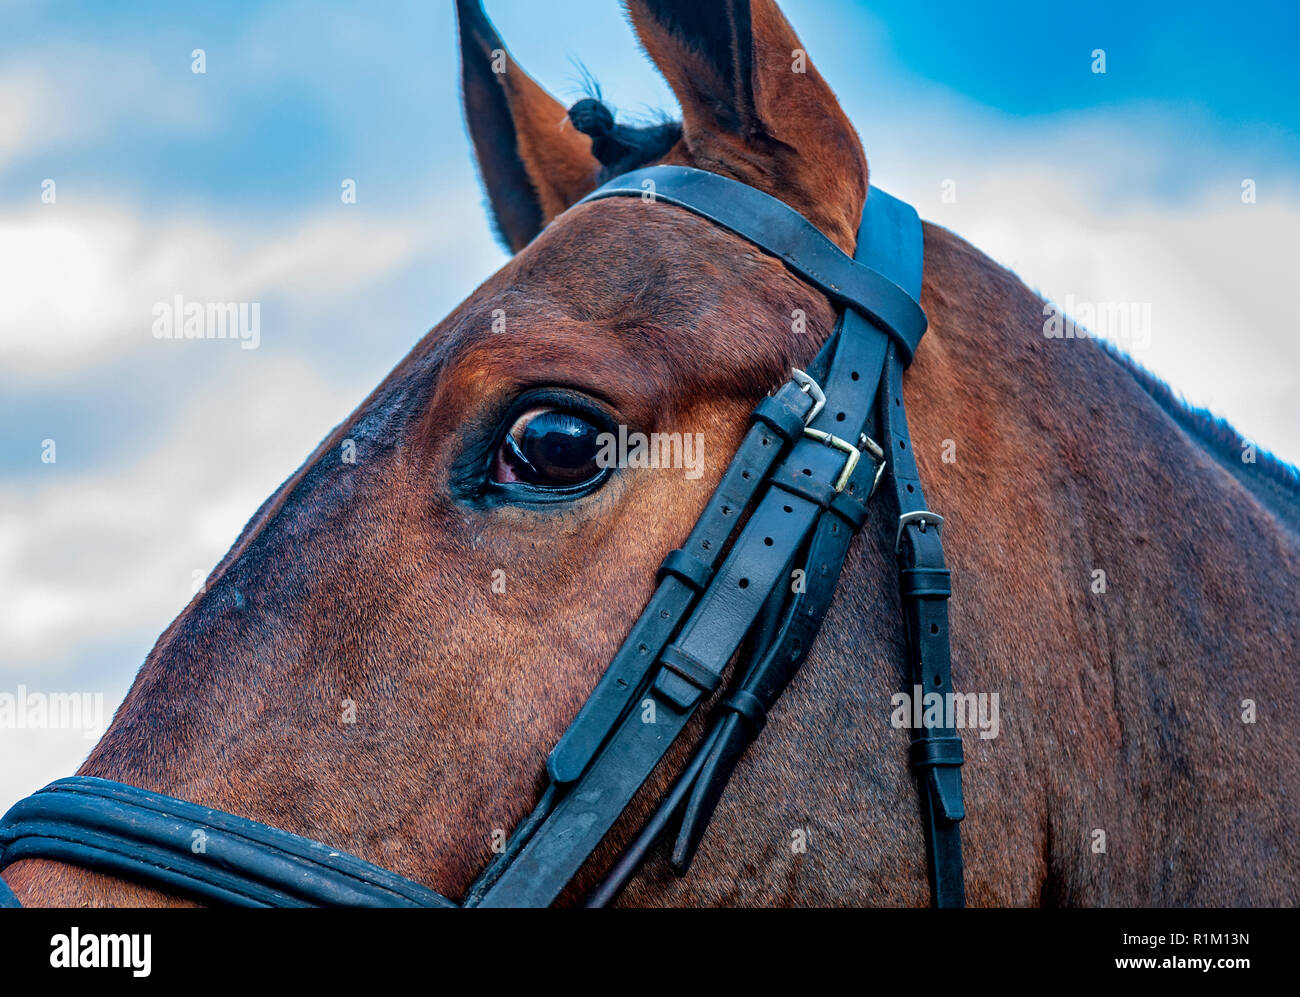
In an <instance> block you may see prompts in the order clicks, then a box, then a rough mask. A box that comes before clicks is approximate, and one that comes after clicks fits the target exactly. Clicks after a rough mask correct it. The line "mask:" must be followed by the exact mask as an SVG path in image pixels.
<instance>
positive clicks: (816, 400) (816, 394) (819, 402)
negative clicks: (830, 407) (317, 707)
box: [790, 367, 826, 426]
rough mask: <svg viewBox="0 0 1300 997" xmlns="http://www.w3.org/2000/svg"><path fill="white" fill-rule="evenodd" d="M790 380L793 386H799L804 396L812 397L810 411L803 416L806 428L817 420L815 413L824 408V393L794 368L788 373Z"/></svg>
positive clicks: (809, 378) (820, 387) (811, 380)
mask: <svg viewBox="0 0 1300 997" xmlns="http://www.w3.org/2000/svg"><path fill="white" fill-rule="evenodd" d="M790 378H791V380H793V381H794V383H795V384H797V385H799V390H800V391H802V392H803V393H804V394H805V395H812V400H813V407H812V411H811V412H809V413H808V414H807V415H806V416H804V419H803V424H804V425H805V426H806V425H808V423H810V422H812V421H813V420H814V419H816V418H817V413H818V412H820V411H821V410H822V409H824V408H825V407H826V392H824V391H822V386H821V385H820V384H818V383H817V382H816V381H814V380H813V379H812V378H811V377H809V376H808V375H807V374H805V373H804V372H803V371H801V370H800V369H799V368H798V367H794V368H792V369H791V371H790Z"/></svg>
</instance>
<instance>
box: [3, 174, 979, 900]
mask: <svg viewBox="0 0 1300 997" xmlns="http://www.w3.org/2000/svg"><path fill="white" fill-rule="evenodd" d="M620 196H636V197H641V198H642V199H644V200H648V201H655V202H658V201H662V202H665V203H667V204H673V205H677V206H679V207H682V208H685V209H686V210H688V211H691V212H693V213H695V214H697V215H700V216H702V217H704V218H706V219H709V220H711V221H713V222H714V223H716V224H717V225H720V226H722V227H723V228H726V229H728V230H730V231H732V232H734V233H736V234H737V235H740V236H742V237H744V238H745V239H747V240H749V241H750V242H751V243H753V244H754V245H756V246H758V247H759V248H761V249H763V250H765V251H767V252H768V253H770V254H772V255H773V256H775V257H777V258H778V259H780V260H782V261H783V262H784V263H785V265H786V266H787V267H788V268H789V269H790V270H792V271H793V272H794V273H796V274H798V275H799V276H801V277H803V278H804V279H805V280H807V281H808V282H809V283H811V284H813V285H814V286H815V287H817V288H818V289H820V290H821V291H822V292H823V293H825V294H826V295H828V296H829V297H830V298H831V299H832V301H833V302H834V303H835V304H836V306H837V307H839V308H841V309H842V313H841V316H840V319H839V321H838V323H837V324H836V327H835V330H834V332H833V333H832V335H831V337H830V338H829V340H828V341H827V342H826V344H825V346H823V348H822V350H821V352H820V353H819V354H818V356H817V359H816V361H815V362H814V363H813V365H812V367H811V368H810V369H809V371H808V372H807V373H804V372H803V371H795V372H794V374H793V376H792V378H791V380H789V381H788V382H787V383H785V384H784V385H782V386H781V387H780V388H778V389H777V391H776V392H775V393H774V394H772V395H770V396H768V397H766V398H764V399H763V400H762V401H760V402H759V403H758V405H757V407H756V408H755V409H754V412H753V414H752V416H751V418H750V426H749V429H748V431H747V432H746V435H745V438H744V440H743V442H742V443H741V445H740V448H739V449H738V450H737V452H736V454H735V456H734V457H733V458H732V461H731V464H730V465H729V467H728V468H727V471H726V473H725V474H724V475H723V478H722V481H721V483H720V484H719V485H718V488H717V490H716V491H715V492H714V493H713V495H712V497H711V498H710V499H709V501H708V504H707V505H706V506H705V509H704V511H703V513H702V514H701V515H700V518H699V520H698V521H697V522H696V524H695V527H694V529H692V531H691V534H690V536H689V537H688V538H687V540H686V543H685V544H684V545H683V546H682V547H681V548H680V549H678V550H674V551H672V552H671V553H670V554H669V555H668V556H667V557H666V558H665V559H664V561H663V564H662V566H661V567H660V569H659V574H658V585H657V587H656V589H655V592H654V594H653V596H651V598H650V601H649V603H648V605H647V606H646V608H645V609H644V611H643V612H642V613H641V616H640V618H639V619H638V620H637V621H636V623H635V624H634V625H633V627H632V629H631V632H630V633H629V634H628V636H627V638H626V640H625V641H624V642H623V645H622V647H620V649H619V650H618V652H617V653H616V654H615V655H614V658H613V660H612V661H611V662H610V664H609V667H608V668H607V669H606V671H605V673H604V675H603V676H602V677H601V679H600V681H599V682H598V683H597V685H596V688H595V689H594V690H593V692H592V694H591V696H590V698H588V700H587V702H586V703H585V704H584V705H583V707H582V709H581V710H580V711H579V712H578V715H577V717H575V718H574V720H573V723H572V724H571V725H570V726H569V728H568V730H567V731H566V732H565V733H564V735H563V737H561V738H560V741H559V743H558V744H556V745H555V748H554V749H553V750H552V751H551V754H550V756H549V758H548V761H547V771H548V775H549V777H550V785H549V787H548V788H547V790H546V791H545V793H544V794H543V795H542V798H541V800H540V801H539V802H538V804H537V806H536V808H535V809H534V810H533V812H532V813H531V814H530V815H529V816H528V817H527V818H526V819H525V820H524V821H523V822H522V823H520V825H519V826H518V827H517V828H516V829H515V832H514V834H513V835H512V837H511V838H510V840H509V841H508V842H507V844H506V847H505V848H504V850H503V851H502V852H501V853H500V854H498V855H497V856H496V857H495V858H494V859H493V861H492V862H491V863H490V864H489V865H488V867H487V868H486V869H485V870H484V871H483V872H482V874H481V875H480V876H479V878H478V879H477V880H476V881H475V883H474V884H473V885H472V886H471V888H470V890H469V893H468V895H467V896H466V898H465V900H464V902H463V903H462V904H460V905H457V904H455V903H453V902H452V901H450V900H448V899H447V898H445V897H443V896H441V895H440V894H438V893H435V892H434V891H432V890H430V889H428V888H427V887H425V886H422V885H420V884H418V883H415V882H413V881H411V880H408V879H405V878H403V877H401V876H398V875H396V874H395V873H392V872H389V871H387V870H385V869H382V868H380V867H378V866H375V865H372V864H370V863H369V862H365V861H363V860H362V859H359V858H356V857H355V856H352V855H348V854H345V853H341V852H338V851H336V850H334V849H332V848H329V847H328V846H326V845H324V844H321V843H320V842H317V841H313V840H311V839H309V838H305V837H301V836H299V835H296V834H290V833H288V832H286V831H281V830H278V829H276V828H272V827H268V826H266V825H264V824H259V823H257V822H255V821H250V820H247V819H246V818H243V817H237V816H235V815H233V814H228V813H223V812H221V811H218V810H210V809H208V808H206V807H201V806H198V805H196V804H193V803H187V802H185V801H183V800H178V799H175V798H173V797H169V796H163V795H160V794H158V793H152V792H148V791H146V790H142V789H136V788H134V787H132V786H127V785H125V784H122V783H117V782H111V781H108V780H104V779H94V778H85V777H76V778H70V779H61V780H59V781H57V782H54V783H52V784H50V785H49V786H46V787H45V788H44V789H42V790H40V791H39V792H37V793H35V794H34V795H32V796H29V797H27V798H26V799H25V800H22V801H20V802H19V803H17V804H16V805H15V806H14V807H13V808H12V809H11V810H10V811H9V812H8V813H7V814H6V815H5V817H4V819H3V820H2V821H0V868H4V867H5V866H6V865H8V864H10V863H12V862H16V861H18V860H20V859H28V858H45V859H55V860H58V861H62V862H68V863H71V864H74V865H81V866H86V867H89V868H93V869H98V870H101V871H104V872H108V873H111V874H115V875H121V876H124V877H127V878H130V879H134V880H139V881H142V882H145V883H148V884H150V885H154V886H157V887H158V888H160V889H163V890H167V891H173V892H176V893H180V894H184V895H188V896H192V897H195V898H197V899H200V900H204V901H208V902H213V903H226V904H235V905H242V906H334V905H360V906H406V907H455V906H464V907H503V906H534V907H535V906H547V905H549V904H551V903H552V902H553V901H554V900H555V899H556V898H557V897H558V896H559V895H560V893H561V892H562V891H563V890H564V888H565V887H566V886H567V885H568V884H569V883H570V882H571V881H572V879H573V878H574V876H575V875H576V874H577V872H578V870H579V869H580V868H581V867H582V866H583V865H584V864H585V863H586V861H587V860H588V859H589V858H590V857H591V855H592V853H593V852H594V851H595V850H596V848H597V846H598V845H599V844H600V842H601V840H602V839H603V838H604V837H605V835H606V833H607V832H608V831H609V830H610V828H611V827H612V826H613V825H614V823H615V821H616V820H617V819H618V818H619V817H620V816H621V815H622V814H623V812H624V810H625V809H626V808H627V807H628V805H629V803H630V802H631V800H632V798H633V796H634V795H635V794H636V792H637V791H638V790H639V789H640V788H641V786H642V785H643V783H644V782H645V781H646V779H647V778H648V777H649V775H650V773H651V772H652V771H653V770H654V769H655V767H656V766H657V765H658V764H659V763H660V762H661V761H662V760H663V758H664V756H665V755H666V754H667V753H668V750H669V748H670V747H671V746H672V744H673V743H674V741H675V740H676V738H677V737H678V735H679V734H680V733H681V732H682V730H683V729H684V728H685V727H686V725H687V723H688V722H689V720H690V718H691V716H692V714H693V713H694V712H695V710H696V709H697V708H698V707H699V705H700V704H701V703H702V702H704V701H705V700H707V699H709V698H710V697H711V696H712V695H713V694H714V693H715V692H716V691H717V690H718V689H719V688H721V686H722V683H723V679H724V677H725V675H726V671H727V666H728V664H729V663H730V662H732V660H733V658H734V659H736V660H735V664H734V666H733V668H732V673H731V682H730V685H729V687H728V690H727V692H726V694H725V696H724V697H723V698H722V699H721V700H720V702H719V704H718V708H717V711H716V714H715V715H714V716H713V717H712V718H711V720H710V722H709V723H708V725H707V726H706V733H705V735H704V738H703V740H702V742H701V743H700V745H699V746H698V748H697V749H696V752H695V754H694V756H693V757H692V759H691V761H690V762H689V764H688V765H687V766H686V768H685V770H684V771H683V772H682V773H681V775H680V776H679V777H678V779H677V781H676V783H675V784H674V785H673V787H672V788H671V789H670V791H669V792H668V793H667V795H666V796H665V797H664V799H663V801H662V802H661V804H660V806H659V808H658V810H657V811H656V812H655V814H654V815H653V816H652V817H651V819H650V820H649V822H648V823H647V824H646V826H645V828H644V829H643V830H642V832H641V833H640V835H639V836H638V837H637V838H636V839H635V840H634V841H633V843H632V844H631V845H630V846H629V848H628V849H627V850H626V851H625V852H624V853H623V855H622V856H621V857H620V858H619V859H618V861H617V862H616V863H615V865H614V866H613V868H612V869H610V870H609V872H608V873H607V875H606V877H605V879H604V881H603V882H602V883H601V884H600V886H598V887H597V889H596V890H595V892H594V893H593V894H592V895H591V896H590V898H589V899H588V901H587V903H588V906H604V905H605V904H607V903H609V902H611V901H612V900H614V899H615V898H616V897H617V895H618V893H619V891H620V890H621V889H622V888H623V886H624V885H625V884H626V883H627V881H628V880H629V879H630V878H631V877H632V875H633V874H634V873H635V872H636V870H637V868H638V867H639V865H640V863H641V861H642V860H643V859H644V857H645V855H646V854H647V852H648V851H649V850H650V849H651V847H652V846H653V845H654V844H655V843H656V842H657V841H658V840H660V839H661V838H662V837H663V836H665V835H666V834H668V833H674V832H675V840H674V843H673V847H672V852H671V861H672V865H673V867H674V869H675V870H676V871H677V872H678V873H679V874H684V873H685V872H686V870H687V869H688V867H689V866H690V863H691V860H692V858H693V857H694V855H695V852H696V850H697V849H698V848H699V845H700V841H701V839H702V837H703V835H704V831H705V829H706V827H707V825H708V822H709V819H710V818H711V816H712V814H713V811H714V808H715V807H716V806H717V804H718V800H719V799H720V797H721V795H722V792H723V790H724V789H725V787H726V785H727V782H728V780H729V779H730V777H731V773H732V772H733V771H734V769H735V767H736V765H737V763H738V762H739V760H740V758H741V756H742V754H743V753H744V751H745V748H746V746H747V745H748V744H749V743H750V741H752V740H753V739H754V738H755V737H757V736H758V735H759V732H760V731H761V730H762V729H763V725H764V723H765V722H766V719H767V714H768V711H769V710H770V709H771V708H772V705H773V704H774V703H775V702H776V700H777V698H778V697H779V696H780V695H781V692H782V691H783V690H784V689H785V687H786V685H787V684H788V683H789V682H790V680H791V678H793V676H794V674H795V672H796V670H797V669H798V668H799V666H800V664H801V663H802V662H803V660H804V658H805V657H806V656H807V654H808V651H809V649H810V648H811V646H812V644H813V641H814V639H815V638H816V636H817V632H818V629H819V628H820V626H821V622H822V618H823V617H824V616H825V614H826V610H827V608H828V606H829V605H830V602H831V597H832V596H833V594H834V592H835V586H836V582H837V580H838V578H839V575H840V571H841V569H842V567H843V565H844V559H845V556H846V555H847V553H848V549H849V544H850V542H851V541H852V539H853V537H854V536H855V535H856V534H857V532H858V531H859V530H860V529H861V527H862V525H863V523H864V522H865V521H866V519H867V503H868V501H869V500H870V499H871V497H872V495H873V494H874V493H875V491H876V489H877V487H878V486H879V485H880V484H881V483H882V482H887V483H888V485H889V490H890V491H892V493H893V499H894V502H895V505H896V510H897V514H898V529H897V534H896V539H895V550H894V553H895V555H896V557H897V560H898V567H899V590H900V595H901V600H902V607H903V622H904V627H905V629H906V645H907V659H908V671H909V674H908V675H907V676H906V678H907V683H908V687H909V688H913V687H915V686H921V687H923V688H924V689H925V690H927V691H933V692H940V693H947V692H949V691H950V687H951V676H950V674H949V641H948V610H947V599H948V596H949V592H950V590H949V573H948V571H947V569H946V568H945V566H944V558H943V547H942V544H941V542H940V529H941V527H942V524H943V519H942V517H940V516H937V515H935V514H934V513H932V512H930V511H929V510H928V509H926V506H925V499H924V497H923V493H922V490H921V482H920V479H919V476H918V473H917V467H916V462H915V460H914V458H913V455H912V444H911V440H910V438H909V436H908V431H907V418H906V415H905V414H904V408H903V391H902V388H903V383H902V378H903V369H904V367H906V366H907V365H908V364H909V363H910V362H911V360H912V356H913V353H914V352H915V350H916V346H917V343H918V342H919V341H920V339H921V335H922V333H924V332H925V328H926V318H925V313H924V312H923V311H922V310H921V306H920V304H919V298H920V294H921V276H922V261H923V256H924V243H923V237H922V230H921V223H920V220H919V219H918V218H917V215H916V212H915V211H914V210H913V209H912V208H911V207H910V206H908V205H906V204H904V203H903V202H901V201H898V200H896V199H894V198H892V197H890V196H889V195H888V194H885V193H884V192H883V191H880V190H878V189H875V188H873V189H872V190H871V191H870V192H869V195H868V197H867V202H866V207H865V209H864V212H863V218H862V225H861V228H860V230H859V232H858V245H857V251H856V253H855V255H854V257H853V258H852V259H850V258H849V257H848V256H847V255H845V254H844V253H843V252H842V251H841V250H840V249H839V248H838V247H837V246H836V245H835V244H834V243H832V242H831V241H830V240H829V239H828V238H827V237H826V236H825V235H823V234H822V233H821V232H820V231H819V230H818V229H817V228H816V227H815V226H813V225H812V224H811V223H810V222H809V221H808V220H807V219H805V218H804V217H803V216H802V215H800V214H799V213H798V212H796V211H795V210H794V209H792V208H790V207H789V206H787V205H786V204H784V203H783V202H782V201H780V200H778V199H776V198H774V197H771V196H770V195H768V194H765V193H763V192H762V191H759V190H757V189H755V188H753V187H749V186H747V185H745V184H743V183H739V182H737V181H735V180H731V179H728V178H726V177H722V176H719V175H717V174H713V173H707V172H704V171H702V170H695V169H689V168H687V167H680V166H652V167H647V168H645V169H640V170H635V171H633V172H631V173H627V174H624V175H623V176H620V177H617V178H615V179H613V180H611V181H610V182H609V183H607V184H605V185H604V186H602V187H600V188H599V189H598V190H596V191H594V192H593V193H592V194H590V195H588V196H587V197H586V198H584V199H583V202H588V201H595V200H599V199H602V198H607V197H620ZM583 202H580V203H583ZM877 440H878V441H879V443H877V442H876V441H877ZM796 569H802V570H803V575H802V584H799V585H792V584H791V579H792V575H793V573H794V572H795V570H796ZM737 652H740V653H739V654H738V653H737ZM651 704H652V705H653V709H648V708H647V707H648V706H650V705H651ZM943 713H944V715H945V719H950V717H949V716H948V713H949V711H943ZM647 718H652V719H651V720H649V722H648V721H647ZM910 751H911V766H912V769H913V771H914V772H915V773H916V776H917V780H918V785H919V789H920V793H921V798H922V804H923V808H922V809H923V814H924V822H925V832H926V852H927V860H928V866H929V871H930V883H931V893H932V899H933V902H934V904H935V905H936V906H940V907H957V906H962V905H963V904H964V902H965V893H964V886H963V881H962V859H961V834H960V828H959V822H960V821H961V820H962V818H963V817H964V808H963V803H962V787H961V765H962V747H961V739H960V737H959V736H958V735H957V732H956V731H955V730H954V729H953V728H951V727H946V726H938V727H929V728H922V729H919V730H913V731H912V740H911V749H910ZM0 905H8V906H16V905H17V900H16V899H15V898H14V897H13V894H12V893H11V892H10V891H9V890H8V888H7V887H4V885H3V880H0Z"/></svg>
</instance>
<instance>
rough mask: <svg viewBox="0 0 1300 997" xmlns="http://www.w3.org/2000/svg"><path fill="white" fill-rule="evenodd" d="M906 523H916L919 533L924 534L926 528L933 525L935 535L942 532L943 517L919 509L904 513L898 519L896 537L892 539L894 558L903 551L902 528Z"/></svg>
mask: <svg viewBox="0 0 1300 997" xmlns="http://www.w3.org/2000/svg"><path fill="white" fill-rule="evenodd" d="M908 523H917V524H918V525H920V527H921V532H922V533H924V532H925V528H926V526H929V525H933V526H934V531H935V532H936V533H942V532H943V517H942V516H940V515H939V514H938V513H936V512H930V511H929V510H928V509H921V510H919V511H917V512H905V513H903V514H902V515H901V516H899V517H898V535H897V536H895V537H894V556H895V557H897V556H898V553H899V551H901V550H902V549H903V527H904V526H906V525H907V524H908Z"/></svg>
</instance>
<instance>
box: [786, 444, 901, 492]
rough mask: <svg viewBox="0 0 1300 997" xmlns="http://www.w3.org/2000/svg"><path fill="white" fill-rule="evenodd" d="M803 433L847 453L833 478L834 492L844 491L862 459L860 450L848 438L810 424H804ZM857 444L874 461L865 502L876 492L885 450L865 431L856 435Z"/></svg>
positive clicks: (882, 472) (882, 467)
mask: <svg viewBox="0 0 1300 997" xmlns="http://www.w3.org/2000/svg"><path fill="white" fill-rule="evenodd" d="M803 434H804V436H807V437H809V438H811V439H814V440H817V441H819V442H821V443H825V444H826V445H827V446H828V447H831V448H832V449H834V450H840V451H842V452H844V453H846V454H848V459H847V460H846V461H845V462H844V468H843V470H841V471H840V475H839V477H838V478H836V479H835V492H836V494H839V493H840V492H842V491H844V489H845V487H846V486H847V485H848V483H849V479H850V478H851V477H853V472H854V470H855V469H856V468H857V466H858V461H859V460H861V459H862V451H861V450H859V449H858V448H857V447H855V446H854V445H853V444H852V443H850V442H849V441H848V440H845V439H841V438H840V437H838V436H835V435H833V434H831V433H827V432H825V431H824V430H821V429H813V428H812V427H811V426H805V427H804V431H803ZM858 445H859V446H861V447H862V448H863V449H864V450H866V451H867V453H868V454H870V455H871V459H872V460H874V461H875V462H876V476H875V478H874V479H873V480H872V482H871V491H869V492H868V493H867V498H866V499H863V500H862V501H864V502H865V501H866V500H867V499H869V498H871V496H872V495H874V494H876V487H877V486H878V485H879V484H880V476H881V475H882V474H884V473H885V452H884V451H883V450H881V449H880V445H879V444H878V443H876V441H875V440H873V439H872V438H871V437H870V436H868V435H867V434H866V433H863V434H862V435H860V436H859V437H858Z"/></svg>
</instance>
